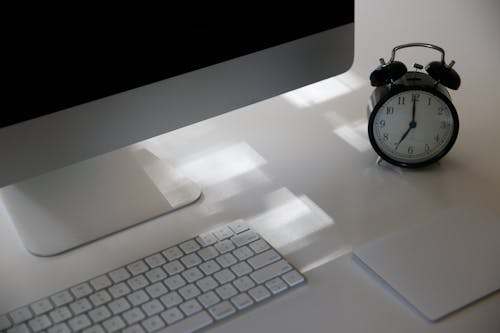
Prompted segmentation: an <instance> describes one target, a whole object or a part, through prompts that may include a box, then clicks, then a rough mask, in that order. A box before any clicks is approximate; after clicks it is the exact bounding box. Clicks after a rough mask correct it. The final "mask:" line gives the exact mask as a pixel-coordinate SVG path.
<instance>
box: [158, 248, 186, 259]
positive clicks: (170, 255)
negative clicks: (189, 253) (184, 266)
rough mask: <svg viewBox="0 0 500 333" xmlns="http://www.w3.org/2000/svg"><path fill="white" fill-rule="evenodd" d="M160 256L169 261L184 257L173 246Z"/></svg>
mask: <svg viewBox="0 0 500 333" xmlns="http://www.w3.org/2000/svg"><path fill="white" fill-rule="evenodd" d="M162 254H163V255H164V256H165V258H167V259H168V260H169V261H172V260H175V259H178V258H180V257H182V256H183V255H184V253H182V251H181V250H180V249H179V248H178V247H177V246H173V247H171V248H169V249H167V250H165V251H163V252H162Z"/></svg>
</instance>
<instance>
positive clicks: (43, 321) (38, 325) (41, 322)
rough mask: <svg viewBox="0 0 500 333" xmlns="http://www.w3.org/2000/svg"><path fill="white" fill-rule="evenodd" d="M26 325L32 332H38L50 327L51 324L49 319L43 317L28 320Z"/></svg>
mask: <svg viewBox="0 0 500 333" xmlns="http://www.w3.org/2000/svg"><path fill="white" fill-rule="evenodd" d="M28 325H29V327H31V329H32V330H33V332H40V331H41V330H44V329H46V328H48V327H50V325H52V322H51V321H50V319H49V317H47V316H46V315H43V316H39V317H36V318H35V319H32V320H30V321H29V323H28Z"/></svg>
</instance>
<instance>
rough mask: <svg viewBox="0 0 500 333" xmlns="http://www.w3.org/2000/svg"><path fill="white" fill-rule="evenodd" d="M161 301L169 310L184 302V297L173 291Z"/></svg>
mask: <svg viewBox="0 0 500 333" xmlns="http://www.w3.org/2000/svg"><path fill="white" fill-rule="evenodd" d="M160 300H161V301H162V303H163V304H164V305H165V306H166V307H167V308H171V307H173V306H176V305H178V304H181V303H182V302H183V300H182V297H181V296H180V295H179V294H178V293H177V292H176V291H172V292H170V293H168V294H166V295H164V296H162V297H161V298H160Z"/></svg>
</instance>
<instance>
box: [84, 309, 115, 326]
mask: <svg viewBox="0 0 500 333" xmlns="http://www.w3.org/2000/svg"><path fill="white" fill-rule="evenodd" d="M89 317H90V318H91V319H92V321H93V322H94V323H98V322H101V321H103V320H105V319H108V318H110V317H111V312H110V311H109V310H108V308H107V307H105V306H101V307H98V308H97V309H94V310H91V311H89Z"/></svg>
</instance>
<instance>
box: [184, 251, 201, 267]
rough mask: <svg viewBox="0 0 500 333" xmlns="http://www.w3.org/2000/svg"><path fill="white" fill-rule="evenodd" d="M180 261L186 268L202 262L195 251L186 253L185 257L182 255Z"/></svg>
mask: <svg viewBox="0 0 500 333" xmlns="http://www.w3.org/2000/svg"><path fill="white" fill-rule="evenodd" d="M181 261H182V263H183V264H184V266H186V268H190V267H193V266H196V265H198V264H200V263H201V262H202V261H201V258H200V257H198V255H197V254H196V253H191V254H188V255H186V256H185V257H182V258H181Z"/></svg>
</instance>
